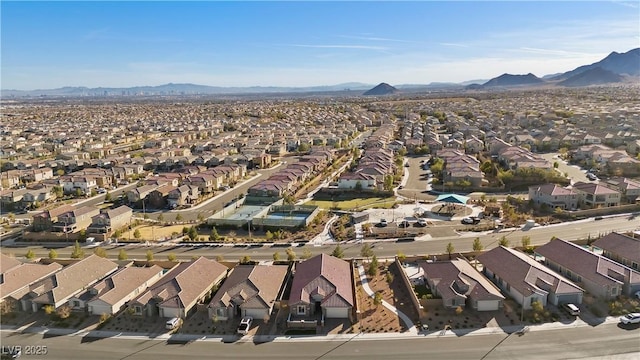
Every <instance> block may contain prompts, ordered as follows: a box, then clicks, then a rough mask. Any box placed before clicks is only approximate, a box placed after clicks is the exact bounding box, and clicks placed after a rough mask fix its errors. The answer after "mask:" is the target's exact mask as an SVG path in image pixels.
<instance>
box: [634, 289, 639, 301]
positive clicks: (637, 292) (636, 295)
mask: <svg viewBox="0 0 640 360" xmlns="http://www.w3.org/2000/svg"><path fill="white" fill-rule="evenodd" d="M633 296H635V297H636V299H640V291H636V293H635V294H633Z"/></svg>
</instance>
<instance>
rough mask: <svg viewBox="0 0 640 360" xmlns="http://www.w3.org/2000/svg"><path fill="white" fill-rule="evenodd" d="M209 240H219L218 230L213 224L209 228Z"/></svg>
mask: <svg viewBox="0 0 640 360" xmlns="http://www.w3.org/2000/svg"><path fill="white" fill-rule="evenodd" d="M209 240H213V241H218V240H220V234H218V230H217V229H216V227H215V226H214V227H213V228H211V234H210V235H209Z"/></svg>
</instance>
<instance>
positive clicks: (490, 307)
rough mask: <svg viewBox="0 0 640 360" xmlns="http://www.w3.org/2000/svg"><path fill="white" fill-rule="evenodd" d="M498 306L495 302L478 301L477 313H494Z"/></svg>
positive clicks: (498, 303)
mask: <svg viewBox="0 0 640 360" xmlns="http://www.w3.org/2000/svg"><path fill="white" fill-rule="evenodd" d="M499 306H500V302H499V301H497V300H486V301H478V311H495V310H498V309H499Z"/></svg>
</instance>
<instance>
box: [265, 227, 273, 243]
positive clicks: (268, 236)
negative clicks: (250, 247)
mask: <svg viewBox="0 0 640 360" xmlns="http://www.w3.org/2000/svg"><path fill="white" fill-rule="evenodd" d="M264 236H265V238H267V240H269V241H271V240H273V233H272V232H271V231H269V230H267V233H266V234H265V235H264Z"/></svg>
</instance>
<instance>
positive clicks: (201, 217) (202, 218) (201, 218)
mask: <svg viewBox="0 0 640 360" xmlns="http://www.w3.org/2000/svg"><path fill="white" fill-rule="evenodd" d="M203 221H204V215H202V214H201V213H200V214H198V222H203Z"/></svg>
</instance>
